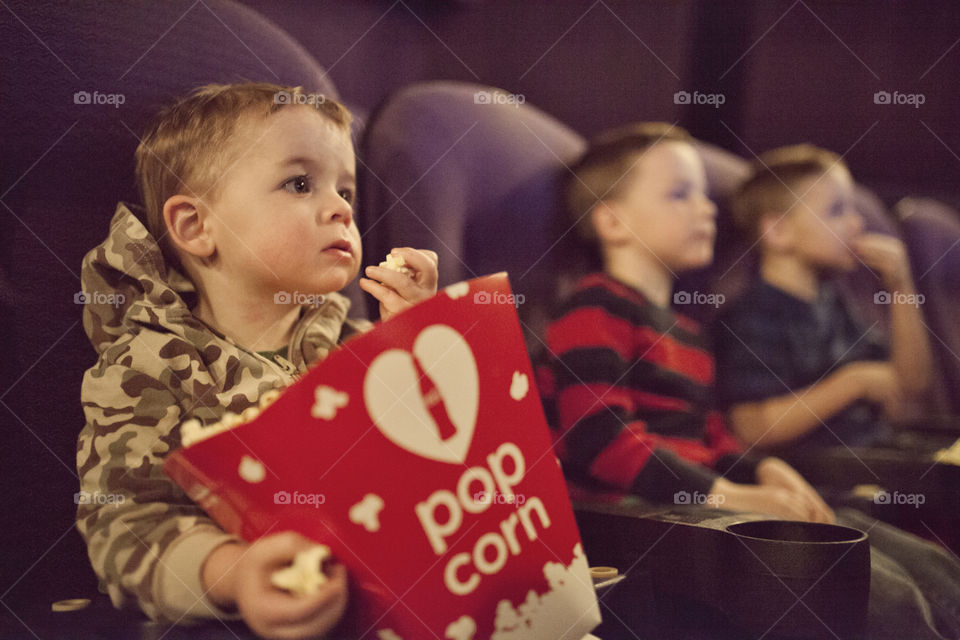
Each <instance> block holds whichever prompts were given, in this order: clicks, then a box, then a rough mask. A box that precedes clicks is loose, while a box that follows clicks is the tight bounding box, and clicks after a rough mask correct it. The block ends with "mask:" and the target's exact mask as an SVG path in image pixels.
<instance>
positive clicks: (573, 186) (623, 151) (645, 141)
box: [564, 122, 692, 241]
mask: <svg viewBox="0 0 960 640" xmlns="http://www.w3.org/2000/svg"><path fill="white" fill-rule="evenodd" d="M660 142H692V138H691V137H690V134H689V133H687V131H686V130H685V129H682V128H680V127H678V126H676V125H672V124H668V123H665V122H641V123H635V124H629V125H625V126H623V127H618V128H616V129H611V130H609V131H607V132H605V133H602V134H600V135H599V136H597V137H596V138H594V139H593V140H591V141H590V144H589V145H588V147H587V150H586V152H584V154H583V155H582V156H581V157H580V159H579V160H578V161H577V162H576V164H574V165H573V166H572V167H570V170H571V172H570V174H569V176H568V177H567V181H566V184H565V188H564V205H565V208H566V210H567V217H568V220H569V222H572V223H573V224H574V225H575V226H576V229H577V233H578V234H579V235H580V237H581V238H582V239H584V240H589V241H595V240H596V237H597V236H596V230H595V229H594V227H593V223H592V221H591V218H590V216H589V215H587V214H588V213H589V212H590V211H591V210H592V209H593V208H594V207H595V206H596V205H597V203H599V202H602V201H603V200H609V199H612V198H616V197H617V196H619V195H620V194H621V193H622V189H621V184H622V183H623V182H624V180H623V179H624V177H625V176H626V175H627V174H629V173H630V172H631V170H632V168H633V165H634V164H636V161H637V156H638V155H640V154H642V153H643V152H644V151H646V150H647V149H649V148H650V147H652V146H653V145H655V144H657V143H660Z"/></svg>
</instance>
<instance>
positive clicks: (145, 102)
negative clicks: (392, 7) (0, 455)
mask: <svg viewBox="0 0 960 640" xmlns="http://www.w3.org/2000/svg"><path fill="white" fill-rule="evenodd" d="M0 41H3V42H4V43H5V47H6V48H7V50H8V51H11V52H12V51H16V52H17V59H16V61H15V62H14V61H8V62H7V63H5V64H4V74H3V82H2V83H0V102H2V104H3V105H4V118H3V122H2V124H0V139H2V140H3V141H4V158H5V159H4V162H3V163H2V164H0V194H2V196H0V201H2V205H3V206H2V207H0V211H2V213H0V243H2V245H3V250H2V251H0V305H2V318H3V321H4V322H3V332H2V333H3V342H2V347H3V356H4V357H3V360H4V367H3V370H4V376H3V382H4V385H3V389H2V390H0V394H2V398H0V399H2V403H3V405H4V406H3V407H2V408H0V412H2V413H3V414H4V418H3V424H4V430H3V431H4V439H5V441H4V447H5V448H6V450H7V451H8V452H13V453H14V454H15V457H16V460H15V461H12V463H11V464H12V465H13V467H12V469H11V468H9V467H8V468H6V469H5V472H7V475H6V476H5V477H6V478H7V480H6V482H5V486H6V488H7V490H6V491H4V497H3V512H4V513H5V514H7V517H5V520H4V521H5V522H7V523H9V526H8V527H7V529H6V532H5V533H6V536H5V541H4V544H3V545H2V550H0V553H2V566H3V567H4V572H3V576H4V577H3V580H2V581H0V593H3V594H4V596H3V598H4V603H5V604H8V603H17V604H11V606H13V609H14V610H16V611H17V612H18V613H22V612H23V611H24V610H25V609H22V608H18V606H19V603H23V606H24V607H34V606H40V607H41V608H43V607H45V608H46V611H47V612H48V613H49V606H50V601H51V600H57V599H61V598H70V597H77V596H78V595H85V596H87V597H89V594H91V593H96V579H95V577H94V575H93V572H92V570H91V568H90V566H89V562H88V561H87V556H86V549H85V547H84V546H83V544H82V542H81V540H80V537H79V535H77V534H76V533H75V532H73V531H71V529H72V526H73V522H74V514H75V511H76V506H75V504H74V503H73V501H72V500H71V496H73V494H74V492H76V491H77V489H78V484H79V483H78V480H77V477H76V473H75V455H76V438H77V435H78V433H79V432H80V429H81V427H82V426H83V420H84V418H83V412H82V410H81V407H80V382H81V378H82V375H83V372H84V370H85V369H86V368H87V367H89V366H91V365H93V364H94V362H95V357H96V356H95V353H94V351H93V349H92V348H91V346H90V344H89V342H88V341H87V338H86V336H85V335H84V333H83V329H82V326H81V322H80V319H81V307H80V306H79V305H77V304H74V294H75V293H76V292H78V291H79V289H80V281H79V273H80V262H81V258H82V257H83V255H84V254H85V253H86V252H87V251H88V250H89V249H91V248H93V247H94V246H95V245H96V244H98V243H99V242H100V241H102V240H103V239H104V238H105V237H106V235H107V225H108V223H109V221H110V219H111V217H112V215H113V212H114V208H115V206H116V204H117V202H118V201H119V200H136V198H137V196H136V192H135V185H134V178H133V170H134V149H135V148H136V146H137V143H138V138H137V136H138V135H139V133H140V132H141V130H142V129H143V128H144V126H145V124H146V122H147V119H148V118H149V117H150V116H151V115H152V114H153V113H154V112H155V111H156V109H157V108H158V107H159V106H160V105H161V104H164V103H166V102H168V101H170V100H171V99H172V98H173V97H175V96H178V95H181V94H183V93H185V92H187V91H188V90H190V89H192V88H193V87H196V86H198V85H200V84H204V83H209V82H235V81H242V80H260V81H271V82H278V83H286V84H293V85H303V86H305V87H306V88H307V89H308V90H309V91H314V92H322V93H324V94H326V95H330V96H334V97H335V96H336V95H337V93H336V89H335V88H334V86H333V84H332V83H331V81H330V79H329V78H328V77H327V75H326V73H325V71H324V69H323V68H322V67H320V66H319V65H318V64H317V63H316V61H315V60H313V58H311V56H310V55H309V54H308V53H307V52H306V51H305V50H304V49H303V48H302V47H301V46H300V45H299V44H298V43H297V42H295V41H294V40H293V39H292V38H291V37H290V36H288V35H287V34H286V33H285V32H284V31H282V30H281V29H279V28H278V27H276V26H275V25H274V24H272V23H271V22H270V21H268V20H266V19H264V18H263V17H262V16H260V15H259V14H258V13H256V12H255V11H253V10H251V9H249V8H247V7H245V6H243V5H240V4H237V3H234V2H230V1H227V0H207V1H206V2H192V1H188V0H175V1H171V2H164V3H148V2H126V1H118V0H112V1H108V2H97V3H65V2H56V3H34V2H28V1H24V0H13V1H12V2H9V3H7V4H6V5H5V9H4V11H3V12H2V17H0ZM77 92H86V94H87V95H88V96H89V98H90V99H89V102H87V103H85V104H84V102H86V99H85V98H84V94H82V93H80V94H78V93H77ZM117 95H119V96H122V102H121V100H120V99H119V98H117V97H115V96H117ZM106 96H114V97H113V98H107V97H106ZM75 98H76V99H75ZM98 101H100V102H101V103H99V104H98ZM8 458H9V456H8ZM8 458H7V459H8ZM11 472H12V473H11ZM35 563H36V564H35Z"/></svg>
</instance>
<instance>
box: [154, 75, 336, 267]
mask: <svg viewBox="0 0 960 640" xmlns="http://www.w3.org/2000/svg"><path fill="white" fill-rule="evenodd" d="M292 105H306V106H311V107H313V108H314V109H316V110H317V111H318V112H319V113H321V114H323V115H324V116H326V117H327V118H329V119H330V120H331V121H332V122H334V123H335V124H337V125H339V126H341V127H343V128H345V129H349V127H350V121H351V119H352V117H351V115H350V112H349V111H348V110H347V108H346V107H344V106H343V105H341V104H340V103H339V102H337V101H336V100H333V99H332V98H329V97H327V96H324V95H323V94H319V93H313V94H311V93H306V92H304V91H303V88H302V87H287V86H282V85H278V84H272V83H269V82H247V83H239V84H208V85H204V86H201V87H198V88H196V89H194V90H193V91H192V92H190V93H189V94H188V95H186V96H184V97H183V98H180V99H179V100H177V101H176V102H174V103H173V104H171V105H169V106H167V107H165V108H163V109H162V110H161V111H160V112H159V113H158V114H157V116H156V118H155V119H154V121H153V123H152V124H151V125H150V126H149V127H148V129H147V131H146V133H144V136H143V138H142V139H141V141H140V145H139V146H138V147H137V153H136V157H137V173H136V175H137V186H138V187H139V189H140V197H141V199H142V200H143V205H144V208H145V209H146V221H145V222H146V224H147V228H148V229H149V231H150V233H151V234H152V235H153V237H154V238H155V239H156V240H157V241H158V242H159V244H160V247H161V249H163V252H164V255H165V257H166V258H167V260H168V261H172V263H173V264H177V263H179V259H178V258H177V255H176V252H175V251H173V247H172V245H171V243H170V241H169V239H168V238H167V233H166V231H167V229H166V225H165V224H164V221H163V205H164V203H165V202H166V201H167V199H168V198H170V197H171V196H174V195H176V194H178V193H186V192H193V193H200V192H201V191H203V190H204V189H207V188H209V186H208V185H211V184H213V183H214V179H213V176H215V175H217V174H218V173H219V172H220V171H222V170H223V168H224V167H225V166H226V162H227V160H228V158H227V157H226V155H227V151H228V149H229V144H228V143H229V141H230V138H231V136H233V134H234V133H235V131H236V128H237V124H238V122H239V121H240V120H241V116H243V115H254V116H256V115H260V116H262V117H267V116H268V115H270V114H272V113H275V112H277V111H278V110H280V109H283V108H285V107H287V106H292Z"/></svg>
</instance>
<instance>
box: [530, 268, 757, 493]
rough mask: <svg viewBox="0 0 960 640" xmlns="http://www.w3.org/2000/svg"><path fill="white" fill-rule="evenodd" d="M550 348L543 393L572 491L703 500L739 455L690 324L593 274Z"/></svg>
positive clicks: (553, 333)
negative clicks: (684, 495) (691, 495)
mask: <svg viewBox="0 0 960 640" xmlns="http://www.w3.org/2000/svg"><path fill="white" fill-rule="evenodd" d="M546 342H547V348H548V355H547V364H546V366H544V367H541V369H540V371H539V374H540V375H539V377H540V387H541V389H540V391H541V394H542V396H543V398H544V402H545V403H547V405H548V411H547V413H548V415H549V416H551V421H552V422H553V424H552V425H551V426H552V427H553V428H554V430H555V446H556V449H557V455H558V456H559V457H560V459H561V460H562V461H563V463H564V472H565V473H566V475H567V477H568V479H570V480H572V481H573V482H574V483H575V484H579V485H581V486H584V487H585V488H593V489H596V490H604V491H610V490H614V491H616V492H627V493H631V494H635V495H639V496H640V497H643V498H645V499H647V500H651V501H654V502H672V501H673V499H674V494H675V493H676V492H677V491H688V492H694V491H699V492H701V493H702V494H704V495H705V494H707V493H708V492H709V490H710V487H711V486H712V485H713V482H714V480H715V479H716V477H717V470H720V469H726V467H727V466H728V465H729V464H730V463H731V462H734V461H735V460H737V459H739V458H740V456H739V455H734V454H738V453H739V452H740V446H739V444H738V443H737V442H736V440H735V439H734V438H733V436H731V435H730V434H729V432H728V431H727V430H726V429H725V428H724V426H723V423H722V420H721V418H720V415H719V414H718V413H716V412H715V411H713V384H714V360H713V355H712V354H711V352H710V350H709V349H708V348H707V346H706V344H705V340H704V338H703V335H702V332H701V329H700V326H699V325H698V324H697V323H695V322H694V321H692V320H690V319H688V318H685V317H683V316H681V315H679V314H676V313H674V312H673V311H672V310H670V309H664V308H661V307H658V306H656V305H654V304H652V303H650V302H649V301H647V299H646V298H645V297H644V296H643V295H642V294H641V293H640V292H639V291H637V290H635V289H633V288H631V287H629V286H627V285H624V284H622V283H620V282H618V281H616V280H614V279H613V278H611V277H609V276H607V275H605V274H602V273H596V274H591V275H588V276H586V277H584V278H582V279H581V280H580V281H579V282H578V283H577V286H576V288H575V291H574V293H573V295H571V296H570V297H569V298H568V299H567V300H566V301H565V302H564V303H563V304H562V305H561V306H560V308H559V309H558V313H557V314H555V320H553V322H551V324H550V325H549V327H548V328H547V334H546ZM748 465H749V466H751V467H752V461H751V462H746V461H744V462H743V464H742V465H738V466H740V467H743V468H745V467H747V466H748ZM749 475H750V480H749V481H752V475H753V474H752V468H751V469H750V471H749Z"/></svg>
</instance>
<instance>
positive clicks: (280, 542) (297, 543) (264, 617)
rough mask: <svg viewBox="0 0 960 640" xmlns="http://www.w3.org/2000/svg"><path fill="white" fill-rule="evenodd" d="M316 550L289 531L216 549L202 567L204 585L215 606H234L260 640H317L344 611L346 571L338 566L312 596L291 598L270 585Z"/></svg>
mask: <svg viewBox="0 0 960 640" xmlns="http://www.w3.org/2000/svg"><path fill="white" fill-rule="evenodd" d="M315 544H316V543H315V542H314V541H313V540H310V539H309V538H306V537H304V536H302V535H300V534H298V533H294V532H292V531H288V532H285V533H278V534H274V535H270V536H266V537H264V538H261V539H260V540H257V541H256V542H254V543H252V544H249V545H248V544H238V543H228V544H224V545H221V546H220V547H217V548H216V549H214V550H213V551H212V552H211V553H210V555H209V556H208V557H207V560H206V562H205V563H204V566H203V570H202V571H203V572H202V575H203V582H204V585H205V586H206V587H207V588H208V589H209V595H210V598H211V599H212V600H213V601H214V602H215V603H216V604H217V605H218V606H220V607H222V608H230V607H232V606H236V608H237V610H239V612H240V614H241V615H242V616H243V619H244V621H245V622H246V623H247V625H248V626H249V627H250V629H252V630H253V631H254V632H255V633H257V634H258V635H260V636H262V637H264V638H315V637H318V636H321V635H322V634H324V633H326V632H328V631H330V630H331V629H332V628H333V627H334V626H335V625H336V624H337V622H339V620H340V617H341V616H342V615H343V612H344V609H346V606H347V571H346V569H345V568H344V567H343V565H335V566H334V568H333V569H332V571H331V572H330V574H329V581H328V582H326V583H324V584H322V585H321V586H320V589H319V590H318V591H317V593H315V594H314V595H311V596H295V595H292V594H290V593H289V592H287V591H284V590H282V589H278V588H277V587H274V586H273V585H272V584H271V583H270V575H271V574H272V573H273V572H274V571H276V570H277V569H282V568H284V567H286V566H287V565H289V564H290V563H291V562H293V559H294V556H296V555H297V553H298V552H300V551H303V550H305V549H307V548H309V547H311V546H313V545H315Z"/></svg>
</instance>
